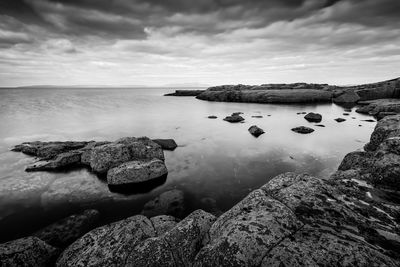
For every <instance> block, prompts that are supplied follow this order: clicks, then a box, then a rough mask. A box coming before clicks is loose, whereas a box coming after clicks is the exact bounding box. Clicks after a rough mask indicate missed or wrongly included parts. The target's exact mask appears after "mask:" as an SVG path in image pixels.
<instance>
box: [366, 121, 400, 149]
mask: <svg viewBox="0 0 400 267" xmlns="http://www.w3.org/2000/svg"><path fill="white" fill-rule="evenodd" d="M399 135H400V115H394V116H387V117H385V118H383V119H382V120H380V121H379V122H378V123H377V124H376V126H375V129H374V131H373V133H372V134H371V139H370V141H369V143H368V144H366V145H365V150H367V151H374V150H376V149H377V148H378V146H379V145H380V144H381V143H382V142H383V141H384V140H385V139H387V138H390V137H396V136H399Z"/></svg>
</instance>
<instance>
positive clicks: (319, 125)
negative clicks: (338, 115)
mask: <svg viewBox="0 0 400 267" xmlns="http://www.w3.org/2000/svg"><path fill="white" fill-rule="evenodd" d="M315 126H318V127H325V125H323V124H315Z"/></svg>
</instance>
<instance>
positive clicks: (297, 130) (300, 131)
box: [292, 126, 314, 134]
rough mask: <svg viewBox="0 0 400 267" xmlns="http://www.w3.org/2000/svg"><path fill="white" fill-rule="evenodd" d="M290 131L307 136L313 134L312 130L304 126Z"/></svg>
mask: <svg viewBox="0 0 400 267" xmlns="http://www.w3.org/2000/svg"><path fill="white" fill-rule="evenodd" d="M292 131H293V132H296V133H301V134H309V133H312V132H314V129H312V128H309V127H305V126H299V127H295V128H293V129H292Z"/></svg>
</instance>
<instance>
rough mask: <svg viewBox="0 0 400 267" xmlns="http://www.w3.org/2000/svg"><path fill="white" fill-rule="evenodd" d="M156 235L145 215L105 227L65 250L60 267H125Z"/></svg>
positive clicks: (97, 229) (59, 260)
mask: <svg viewBox="0 0 400 267" xmlns="http://www.w3.org/2000/svg"><path fill="white" fill-rule="evenodd" d="M155 235H156V232H155V230H154V228H153V226H152V223H151V221H150V220H149V219H147V218H146V217H144V216H141V215H136V216H133V217H130V218H127V219H124V220H122V221H118V222H115V223H111V224H108V225H105V226H101V227H99V228H96V229H94V230H92V231H90V232H88V233H87V234H85V235H84V236H83V237H81V238H80V239H78V240H76V241H75V242H74V243H72V244H71V245H70V246H69V247H68V248H67V249H66V250H64V252H63V253H62V254H61V256H60V257H59V258H58V260H57V266H74V267H75V266H123V265H125V263H126V260H127V258H128V256H129V255H130V254H131V252H132V250H133V248H134V247H135V246H136V245H137V244H139V243H140V242H142V241H144V240H145V239H147V238H150V237H154V236H155Z"/></svg>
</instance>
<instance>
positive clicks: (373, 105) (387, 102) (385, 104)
mask: <svg viewBox="0 0 400 267" xmlns="http://www.w3.org/2000/svg"><path fill="white" fill-rule="evenodd" d="M360 104H362V105H364V106H363V107H360V108H358V109H357V110H356V112H358V113H362V114H368V115H372V116H375V117H379V114H380V113H383V114H385V113H392V115H394V114H398V113H400V99H377V100H372V101H363V102H360ZM393 113H394V114H393Z"/></svg>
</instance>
